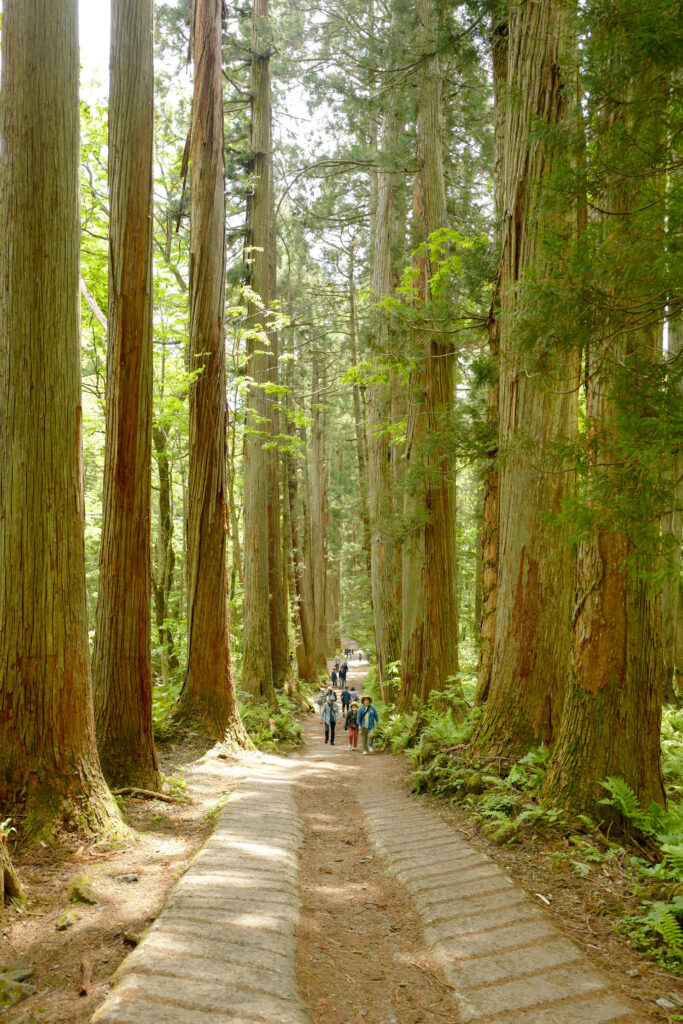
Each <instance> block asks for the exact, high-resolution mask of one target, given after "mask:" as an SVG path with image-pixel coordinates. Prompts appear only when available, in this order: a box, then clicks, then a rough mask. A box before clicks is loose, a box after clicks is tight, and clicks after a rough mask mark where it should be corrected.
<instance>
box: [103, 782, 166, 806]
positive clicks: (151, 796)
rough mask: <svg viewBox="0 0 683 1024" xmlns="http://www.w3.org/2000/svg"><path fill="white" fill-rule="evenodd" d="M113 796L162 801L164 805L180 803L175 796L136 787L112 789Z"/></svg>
mask: <svg viewBox="0 0 683 1024" xmlns="http://www.w3.org/2000/svg"><path fill="white" fill-rule="evenodd" d="M112 794H113V795H114V796H143V797H145V798H146V799H147V800H163V801H164V803H166V804H179V803H181V802H182V801H181V800H179V799H178V797H175V796H166V794H165V793H157V792H156V791H155V790H153V789H138V788H137V786H124V787H123V789H112Z"/></svg>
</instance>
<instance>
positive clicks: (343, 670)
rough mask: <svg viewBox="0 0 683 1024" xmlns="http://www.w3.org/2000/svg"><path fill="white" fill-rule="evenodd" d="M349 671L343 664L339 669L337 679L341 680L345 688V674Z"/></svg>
mask: <svg viewBox="0 0 683 1024" xmlns="http://www.w3.org/2000/svg"><path fill="white" fill-rule="evenodd" d="M348 671H349V666H348V665H347V664H346V662H344V664H343V665H342V667H341V668H340V669H339V678H340V679H341V681H342V683H343V684H344V686H346V673H347V672H348Z"/></svg>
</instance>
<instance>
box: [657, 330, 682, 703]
mask: <svg viewBox="0 0 683 1024" xmlns="http://www.w3.org/2000/svg"><path fill="white" fill-rule="evenodd" d="M682 350H683V324H681V323H680V322H677V323H676V324H675V325H672V326H671V328H670V330H669V357H670V358H676V357H677V358H679V359H680V358H681V352H682ZM682 390H683V389H682ZM681 398H683V394H681ZM662 532H663V533H664V534H665V535H667V536H668V539H669V542H670V545H671V547H670V551H669V552H668V555H669V558H668V565H667V566H666V568H667V570H668V573H667V576H666V577H665V579H664V583H663V584H662V633H663V644H664V701H665V702H666V703H673V702H675V701H676V700H677V699H678V697H677V690H678V684H679V680H680V677H681V674H683V645H682V640H683V637H682V636H681V633H680V629H679V623H680V621H681V615H682V614H683V608H682V607H681V542H683V449H681V448H677V449H676V450H675V451H674V453H673V456H672V465H671V511H670V512H669V513H668V514H667V515H666V516H664V517H663V520H662Z"/></svg>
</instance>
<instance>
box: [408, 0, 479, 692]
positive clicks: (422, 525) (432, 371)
mask: <svg viewBox="0 0 683 1024" xmlns="http://www.w3.org/2000/svg"><path fill="white" fill-rule="evenodd" d="M436 40H437V16H436V9H435V6H434V3H433V0H419V2H418V47H419V49H420V51H421V52H422V53H423V54H424V58H423V60H422V63H421V65H420V69H419V71H418V125H417V133H418V149H419V153H418V156H419V165H420V170H419V175H418V180H417V182H416V189H415V204H414V206H415V208H414V213H415V219H416V224H417V225H419V232H420V241H421V248H420V257H419V258H420V268H419V270H420V285H419V287H420V290H421V296H420V298H421V300H422V302H423V303H424V310H425V316H426V317H427V318H428V317H429V305H430V292H429V280H430V278H431V276H432V274H433V272H434V270H435V269H436V268H435V267H434V266H433V265H432V262H431V257H430V253H429V248H428V240H429V237H430V235H432V234H433V233H434V232H435V231H438V230H440V229H442V228H445V227H446V226H447V216H446V188H445V182H444V172H443V147H442V142H441V75H440V69H439V57H438V54H437V53H436V52H434V51H435V50H436V47H437V44H436ZM422 344H423V356H422V365H421V366H420V368H419V369H418V370H417V371H415V372H414V373H412V374H411V381H410V395H409V403H410V404H409V409H408V420H407V424H406V464H407V468H406V501H405V513H406V519H407V521H408V524H409V526H408V533H407V536H406V538H405V540H404V543H403V573H402V579H403V625H402V639H401V683H402V685H401V698H400V705H401V706H402V707H404V708H407V707H409V706H410V704H411V702H412V698H413V696H418V697H419V698H420V699H421V700H427V698H428V697H429V694H430V693H431V692H432V691H433V690H437V691H441V690H443V689H444V688H445V687H446V685H447V681H448V677H449V676H453V675H455V674H456V673H457V671H458V604H457V572H456V568H457V567H456V551H455V531H454V524H455V514H456V509H455V465H454V462H453V459H452V457H451V456H450V455H449V453H448V449H447V447H446V446H445V445H444V443H443V436H444V433H445V432H446V429H447V423H448V420H449V419H450V416H451V414H452V409H453V398H454V371H455V353H454V351H453V348H452V345H451V344H450V342H445V343H444V341H442V340H441V336H440V334H438V333H434V334H432V333H431V332H430V330H429V325H428V324H427V325H425V330H424V335H423V339H422ZM458 696H459V698H460V700H461V704H462V707H464V694H463V693H462V691H460V692H459V694H458Z"/></svg>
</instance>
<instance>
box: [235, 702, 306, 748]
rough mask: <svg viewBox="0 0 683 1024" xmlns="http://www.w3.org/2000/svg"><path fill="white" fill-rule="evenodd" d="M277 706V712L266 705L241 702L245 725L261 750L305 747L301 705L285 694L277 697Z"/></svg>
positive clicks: (252, 739) (240, 706)
mask: <svg viewBox="0 0 683 1024" xmlns="http://www.w3.org/2000/svg"><path fill="white" fill-rule="evenodd" d="M240 696H242V695H240ZM277 705H278V706H277V710H274V709H273V708H272V706H271V705H270V704H268V703H267V702H266V701H241V700H240V701H239V709H240V715H241V717H242V724H243V725H244V728H245V729H246V730H247V733H248V734H249V738H250V739H251V741H252V743H253V744H254V746H255V747H258V749H259V750H269V751H272V752H277V751H280V750H291V749H294V748H295V747H298V746H300V744H301V725H300V724H299V720H298V717H297V715H298V712H299V710H300V709H299V705H298V704H297V703H296V701H294V700H292V698H291V697H288V696H287V694H285V693H278V694H277Z"/></svg>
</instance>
